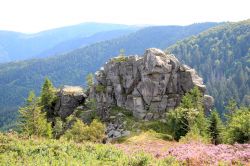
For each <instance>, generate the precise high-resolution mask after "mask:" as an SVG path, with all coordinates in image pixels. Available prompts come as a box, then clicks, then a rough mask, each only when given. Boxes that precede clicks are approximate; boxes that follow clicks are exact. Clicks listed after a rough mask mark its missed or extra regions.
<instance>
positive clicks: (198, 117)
mask: <svg viewBox="0 0 250 166" xmlns="http://www.w3.org/2000/svg"><path fill="white" fill-rule="evenodd" d="M202 105H203V104H202V96H201V92H200V91H199V89H198V88H197V87H195V88H194V89H192V90H191V91H190V92H188V93H186V95H185V96H184V97H183V98H182V101H181V104H180V107H178V108H176V109H175V110H171V111H170V112H169V113H168V114H167V122H168V126H169V129H170V132H171V133H172V135H173V137H174V139H176V140H179V139H180V138H181V137H183V136H185V135H186V134H187V133H189V132H191V134H190V135H193V134H198V135H200V136H202V137H207V129H208V121H207V119H206V118H205V115H204V109H203V107H202Z"/></svg>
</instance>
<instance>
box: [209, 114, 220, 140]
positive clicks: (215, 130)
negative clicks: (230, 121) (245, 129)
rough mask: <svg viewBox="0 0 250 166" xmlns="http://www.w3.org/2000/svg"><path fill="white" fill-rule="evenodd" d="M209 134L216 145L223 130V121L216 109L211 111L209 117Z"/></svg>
mask: <svg viewBox="0 0 250 166" xmlns="http://www.w3.org/2000/svg"><path fill="white" fill-rule="evenodd" d="M208 129H209V134H210V137H211V139H212V142H213V144H215V145H217V144H219V143H221V141H222V140H221V139H222V137H221V134H222V131H223V123H222V121H221V119H220V116H219V114H218V112H217V111H215V110H214V111H212V113H211V115H210V117H209V128H208Z"/></svg>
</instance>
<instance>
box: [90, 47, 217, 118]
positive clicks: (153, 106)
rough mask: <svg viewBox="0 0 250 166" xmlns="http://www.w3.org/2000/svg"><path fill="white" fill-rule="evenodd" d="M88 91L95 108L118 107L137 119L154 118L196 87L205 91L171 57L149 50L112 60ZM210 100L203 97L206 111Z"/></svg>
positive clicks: (191, 73) (193, 75)
mask: <svg viewBox="0 0 250 166" xmlns="http://www.w3.org/2000/svg"><path fill="white" fill-rule="evenodd" d="M95 77H96V81H97V82H96V83H95V85H94V86H93V88H92V89H91V90H90V97H91V98H95V99H96V101H97V106H98V107H99V109H101V107H103V106H105V107H107V106H112V105H115V106H119V107H123V108H126V109H128V110H131V111H132V112H133V115H134V116H135V117H137V118H139V119H146V120H150V119H158V118H161V117H164V115H165V114H164V113H165V112H166V111H168V110H170V109H173V108H175V107H177V106H178V105H179V104H180V101H181V98H182V96H183V95H184V94H185V93H186V92H188V91H190V90H191V89H193V88H194V87H195V86H197V87H198V88H199V89H200V91H201V92H202V94H203V95H204V92H205V90H206V87H205V85H204V84H203V81H202V78H201V77H199V76H198V74H197V73H196V71H195V70H194V69H192V68H190V67H189V66H186V65H183V64H181V63H180V62H179V61H178V59H177V58H176V57H175V56H174V55H170V54H166V53H164V52H163V51H161V50H159V49H156V48H150V49H147V50H146V52H145V54H144V56H143V57H139V56H137V55H136V56H128V57H125V58H124V57H122V58H120V59H119V57H118V58H117V57H116V58H113V59H111V60H110V61H109V62H107V63H106V64H105V65H104V67H102V68H101V69H100V70H99V71H97V72H96V74H95ZM212 102H213V100H212V98H209V97H206V101H205V103H206V108H209V109H210V106H209V105H212Z"/></svg>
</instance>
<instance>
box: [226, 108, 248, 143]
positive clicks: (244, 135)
mask: <svg viewBox="0 0 250 166" xmlns="http://www.w3.org/2000/svg"><path fill="white" fill-rule="evenodd" d="M249 141H250V107H248V108H246V107H241V108H239V109H237V110H235V112H234V113H233V114H231V115H230V116H229V117H228V121H227V124H226V130H225V142H226V143H235V142H238V143H247V142H249Z"/></svg>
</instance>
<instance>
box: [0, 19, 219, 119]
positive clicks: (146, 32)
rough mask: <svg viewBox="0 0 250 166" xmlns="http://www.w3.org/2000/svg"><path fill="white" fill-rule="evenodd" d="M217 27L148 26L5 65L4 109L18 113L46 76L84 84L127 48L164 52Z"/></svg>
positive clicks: (1, 69)
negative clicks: (85, 44)
mask: <svg viewBox="0 0 250 166" xmlns="http://www.w3.org/2000/svg"><path fill="white" fill-rule="evenodd" d="M216 25H218V24H217V23H201V24H193V25H189V26H159V27H148V28H144V29H142V30H139V31H137V32H135V33H132V34H130V35H127V36H124V37H120V38H117V39H113V40H108V41H104V42H99V43H96V44H92V45H88V46H86V47H83V48H79V49H77V50H74V51H72V52H69V53H65V54H62V55H57V56H52V57H49V58H45V59H34V60H28V61H21V62H11V63H6V64H2V65H0V93H1V95H0V108H1V109H2V110H8V109H9V108H11V110H14V109H13V107H17V106H18V105H20V104H22V103H23V102H24V98H25V97H27V94H28V92H29V91H30V90H35V91H36V92H37V93H38V92H39V91H40V87H41V84H42V82H43V81H44V77H46V76H48V77H49V78H50V79H51V80H52V81H53V83H54V84H55V85H56V86H60V85H65V84H67V85H84V82H85V77H86V75H87V74H88V73H90V72H95V71H96V70H97V69H99V68H100V67H101V66H102V65H103V64H104V63H105V62H106V61H107V60H108V59H110V58H111V57H113V56H117V55H118V54H119V50H120V49H122V48H123V49H125V54H126V55H130V54H142V53H143V52H144V50H145V49H146V48H150V47H157V48H161V49H164V48H166V47H168V46H170V45H172V44H174V43H176V42H177V41H178V40H182V39H184V38H186V37H190V36H192V35H196V34H198V33H200V32H202V31H204V30H207V29H208V28H211V27H214V26H216ZM6 112H7V111H5V112H4V114H0V117H1V116H2V117H5V115H6ZM11 115H13V114H10V113H9V116H11ZM6 118H7V117H5V118H4V119H6ZM9 119H11V118H10V117H9ZM2 121H3V120H2ZM0 122H1V119H0ZM5 123H6V122H5Z"/></svg>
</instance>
